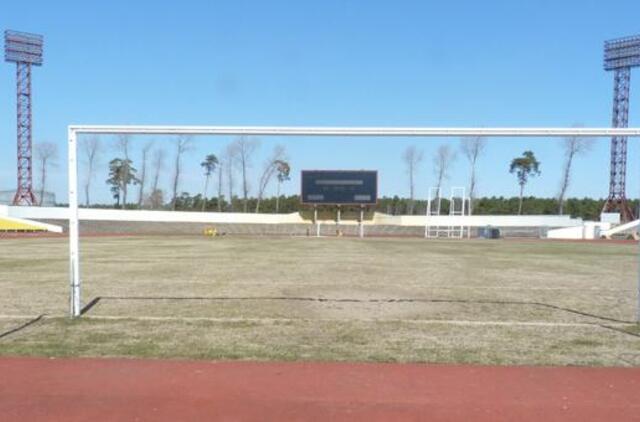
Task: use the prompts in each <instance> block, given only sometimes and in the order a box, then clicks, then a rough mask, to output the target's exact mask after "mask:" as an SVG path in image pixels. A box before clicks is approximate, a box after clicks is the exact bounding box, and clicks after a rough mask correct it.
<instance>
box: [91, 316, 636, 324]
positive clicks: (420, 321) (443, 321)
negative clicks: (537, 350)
mask: <svg viewBox="0 0 640 422" xmlns="http://www.w3.org/2000/svg"><path fill="white" fill-rule="evenodd" d="M82 318H86V319H94V320H113V321H122V320H134V321H136V320H139V321H174V322H183V321H184V322H200V321H202V322H259V323H273V322H311V323H313V322H342V323H345V322H372V323H388V322H393V323H405V324H425V325H439V324H442V325H467V326H508V327H510V326H514V327H517V326H523V327H598V326H599V323H588V322H546V321H473V320H457V319H375V318H353V319H351V318H349V319H338V318H313V319H310V318H216V317H171V316H166V317H165V316H122V315H104V316H94V315H92V316H88V315H85V316H83V317H82ZM606 325H609V326H620V327H628V326H632V325H634V324H633V323H622V322H611V323H606Z"/></svg>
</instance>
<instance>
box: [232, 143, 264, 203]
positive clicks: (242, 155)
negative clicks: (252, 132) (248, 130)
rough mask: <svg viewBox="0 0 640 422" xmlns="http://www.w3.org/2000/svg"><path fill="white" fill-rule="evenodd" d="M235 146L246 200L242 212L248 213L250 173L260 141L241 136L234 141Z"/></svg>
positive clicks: (243, 194)
mask: <svg viewBox="0 0 640 422" xmlns="http://www.w3.org/2000/svg"><path fill="white" fill-rule="evenodd" d="M234 144H235V149H236V154H235V159H236V164H237V165H238V167H239V168H240V174H241V176H242V198H243V200H244V203H243V205H242V210H243V212H247V208H248V204H249V177H248V176H249V175H248V171H249V168H250V167H251V158H252V156H253V153H254V152H255V151H256V149H257V148H258V145H259V142H258V140H256V139H252V138H249V137H248V136H241V137H239V138H238V139H236V140H235V141H234Z"/></svg>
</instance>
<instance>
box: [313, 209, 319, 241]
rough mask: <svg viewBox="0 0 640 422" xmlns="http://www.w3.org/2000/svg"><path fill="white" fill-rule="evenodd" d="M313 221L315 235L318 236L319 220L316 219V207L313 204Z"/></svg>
mask: <svg viewBox="0 0 640 422" xmlns="http://www.w3.org/2000/svg"><path fill="white" fill-rule="evenodd" d="M313 223H314V224H315V225H316V237H320V222H319V221H318V207H317V206H316V205H314V206H313Z"/></svg>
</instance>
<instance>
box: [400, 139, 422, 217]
mask: <svg viewBox="0 0 640 422" xmlns="http://www.w3.org/2000/svg"><path fill="white" fill-rule="evenodd" d="M423 158H424V152H423V151H422V150H419V149H418V148H416V146H415V145H411V146H408V147H407V148H406V149H405V150H404V153H403V154H402V161H404V164H405V166H406V170H407V174H408V175H409V210H408V212H409V214H413V208H414V203H415V202H414V201H415V178H416V173H417V172H418V166H419V165H420V163H421V162H422V159H423Z"/></svg>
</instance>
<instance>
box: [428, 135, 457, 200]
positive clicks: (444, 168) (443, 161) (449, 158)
mask: <svg viewBox="0 0 640 422" xmlns="http://www.w3.org/2000/svg"><path fill="white" fill-rule="evenodd" d="M455 159H456V153H455V152H454V151H453V150H452V149H451V147H450V146H449V144H444V145H440V146H439V147H438V149H437V150H436V155H435V156H434V157H433V172H434V173H435V176H436V192H437V194H438V195H440V189H441V188H442V182H444V181H445V180H446V179H448V178H449V167H450V166H451V164H452V163H453V162H454V161H455Z"/></svg>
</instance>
